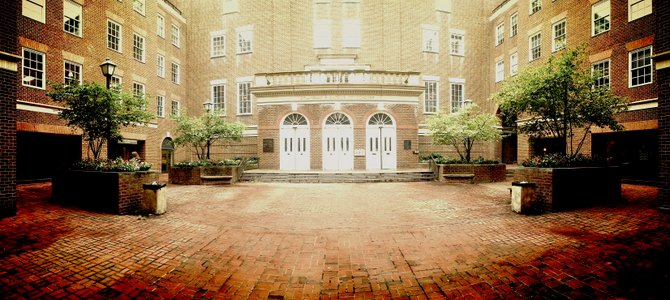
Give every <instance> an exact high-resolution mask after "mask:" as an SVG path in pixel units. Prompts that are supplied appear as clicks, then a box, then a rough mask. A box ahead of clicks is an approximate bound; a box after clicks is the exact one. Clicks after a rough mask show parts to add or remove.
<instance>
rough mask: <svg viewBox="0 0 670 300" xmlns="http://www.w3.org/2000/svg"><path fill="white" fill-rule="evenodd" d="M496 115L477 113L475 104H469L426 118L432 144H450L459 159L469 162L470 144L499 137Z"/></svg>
mask: <svg viewBox="0 0 670 300" xmlns="http://www.w3.org/2000/svg"><path fill="white" fill-rule="evenodd" d="M499 123H500V122H499V120H498V118H497V117H496V116H494V115H492V114H487V113H478V112H477V105H475V104H470V105H466V106H464V107H463V108H461V109H460V110H459V111H458V112H456V113H453V114H445V113H440V114H437V115H435V116H433V117H431V118H429V119H428V128H429V129H430V132H431V135H432V137H433V144H436V145H451V146H453V147H454V149H456V153H458V156H460V158H461V160H465V161H466V162H470V158H471V157H470V152H472V146H474V144H475V142H477V141H482V142H484V141H493V140H498V139H500V137H501V131H500V130H499V129H496V128H495V126H497V125H500V124H499Z"/></svg>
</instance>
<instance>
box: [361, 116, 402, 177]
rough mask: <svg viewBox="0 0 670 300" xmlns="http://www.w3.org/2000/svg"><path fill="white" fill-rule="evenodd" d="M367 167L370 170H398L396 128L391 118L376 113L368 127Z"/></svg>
mask: <svg viewBox="0 0 670 300" xmlns="http://www.w3.org/2000/svg"><path fill="white" fill-rule="evenodd" d="M365 131H366V144H367V145H366V148H367V154H366V155H365V166H366V169H368V170H380V169H395V168H396V153H397V152H396V148H397V147H396V126H395V123H394V122H393V119H391V116H389V115H387V114H385V113H376V114H374V115H372V116H371V117H370V119H369V120H368V123H367V126H366V130H365Z"/></svg>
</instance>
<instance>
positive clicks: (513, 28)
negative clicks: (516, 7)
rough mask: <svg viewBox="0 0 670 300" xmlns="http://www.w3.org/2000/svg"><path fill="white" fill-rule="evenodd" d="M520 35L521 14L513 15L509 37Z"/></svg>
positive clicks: (510, 21) (510, 18)
mask: <svg viewBox="0 0 670 300" xmlns="http://www.w3.org/2000/svg"><path fill="white" fill-rule="evenodd" d="M518 33H519V13H513V14H512V15H511V16H510V17H509V37H514V36H516V35H517V34H518Z"/></svg>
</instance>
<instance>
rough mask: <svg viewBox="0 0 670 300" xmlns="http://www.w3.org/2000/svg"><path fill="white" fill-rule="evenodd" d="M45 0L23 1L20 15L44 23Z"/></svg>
mask: <svg viewBox="0 0 670 300" xmlns="http://www.w3.org/2000/svg"><path fill="white" fill-rule="evenodd" d="M44 2H45V0H23V5H22V14H23V15H24V16H26V17H28V18H31V19H33V20H35V21H38V22H42V23H44V19H45V15H46V14H45V6H44V4H45V3H44Z"/></svg>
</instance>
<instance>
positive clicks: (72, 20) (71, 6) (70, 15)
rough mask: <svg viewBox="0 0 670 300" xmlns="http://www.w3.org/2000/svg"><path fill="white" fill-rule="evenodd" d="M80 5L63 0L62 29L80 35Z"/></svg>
mask: <svg viewBox="0 0 670 300" xmlns="http://www.w3.org/2000/svg"><path fill="white" fill-rule="evenodd" d="M81 18H82V17H81V5H79V4H77V3H74V2H72V1H70V0H65V1H63V30H65V32H69V33H71V34H74V35H76V36H81Z"/></svg>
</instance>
